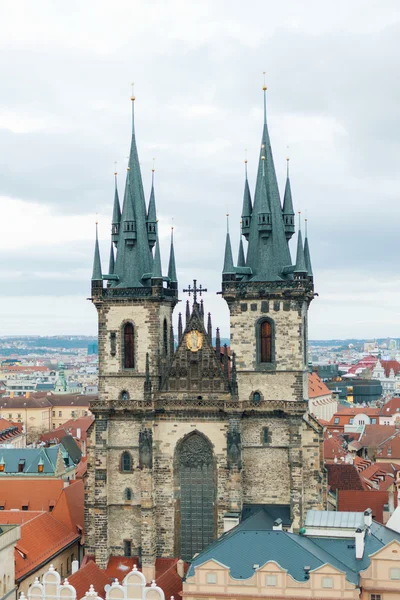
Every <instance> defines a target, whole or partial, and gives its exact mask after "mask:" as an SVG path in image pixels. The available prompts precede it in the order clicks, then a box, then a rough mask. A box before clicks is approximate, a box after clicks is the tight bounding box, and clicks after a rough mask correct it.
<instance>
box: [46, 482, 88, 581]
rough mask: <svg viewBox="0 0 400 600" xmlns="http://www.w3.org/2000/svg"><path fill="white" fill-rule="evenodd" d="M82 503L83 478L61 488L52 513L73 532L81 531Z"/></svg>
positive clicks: (82, 518)
mask: <svg viewBox="0 0 400 600" xmlns="http://www.w3.org/2000/svg"><path fill="white" fill-rule="evenodd" d="M83 504H84V489H83V480H82V479H79V480H76V481H74V482H72V483H70V485H68V486H67V487H65V488H64V489H63V490H62V492H61V494H60V497H59V498H58V501H57V504H56V505H55V507H54V510H53V512H52V515H53V517H54V518H55V519H57V520H58V521H60V523H63V524H64V525H65V526H66V527H68V528H69V529H70V530H71V531H73V532H74V533H82V532H83V528H84V510H83ZM86 591H87V590H86Z"/></svg>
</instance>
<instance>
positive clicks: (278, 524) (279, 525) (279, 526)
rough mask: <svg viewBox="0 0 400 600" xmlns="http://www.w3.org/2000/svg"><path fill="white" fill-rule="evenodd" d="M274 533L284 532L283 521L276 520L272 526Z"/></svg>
mask: <svg viewBox="0 0 400 600" xmlns="http://www.w3.org/2000/svg"><path fill="white" fill-rule="evenodd" d="M272 529H273V530H274V531H282V519H276V521H274V524H273V525H272Z"/></svg>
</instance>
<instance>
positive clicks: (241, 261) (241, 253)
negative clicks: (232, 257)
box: [237, 221, 246, 267]
mask: <svg viewBox="0 0 400 600" xmlns="http://www.w3.org/2000/svg"><path fill="white" fill-rule="evenodd" d="M241 222H242V221H241ZM237 266H238V267H245V266H246V259H245V257H244V248H243V240H242V235H241V234H240V242H239V252H238V259H237Z"/></svg>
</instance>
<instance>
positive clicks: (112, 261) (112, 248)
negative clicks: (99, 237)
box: [108, 242, 115, 275]
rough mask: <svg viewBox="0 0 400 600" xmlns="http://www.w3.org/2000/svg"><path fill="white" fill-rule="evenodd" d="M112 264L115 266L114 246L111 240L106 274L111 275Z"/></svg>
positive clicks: (112, 271) (112, 270)
mask: <svg viewBox="0 0 400 600" xmlns="http://www.w3.org/2000/svg"><path fill="white" fill-rule="evenodd" d="M114 266H115V259H114V246H113V243H112V242H111V247H110V262H109V263H108V274H109V275H113V274H114Z"/></svg>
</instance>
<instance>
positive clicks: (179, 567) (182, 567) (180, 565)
mask: <svg viewBox="0 0 400 600" xmlns="http://www.w3.org/2000/svg"><path fill="white" fill-rule="evenodd" d="M176 572H177V573H178V575H179V577H180V578H181V579H183V578H184V577H185V563H184V562H183V560H182V559H181V558H180V559H179V560H178V562H177V563H176Z"/></svg>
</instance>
